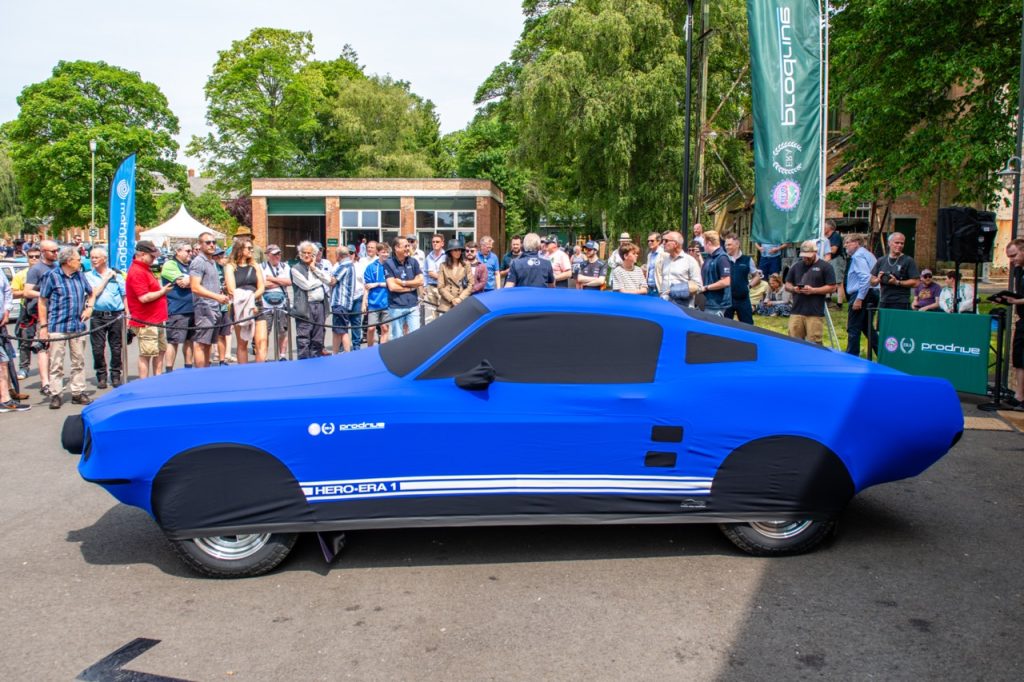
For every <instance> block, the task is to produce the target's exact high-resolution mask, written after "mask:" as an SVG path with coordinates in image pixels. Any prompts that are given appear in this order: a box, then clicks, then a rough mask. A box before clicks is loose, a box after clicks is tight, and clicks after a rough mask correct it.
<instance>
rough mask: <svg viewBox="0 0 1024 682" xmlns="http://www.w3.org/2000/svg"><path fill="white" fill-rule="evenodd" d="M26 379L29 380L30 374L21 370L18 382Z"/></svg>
mask: <svg viewBox="0 0 1024 682" xmlns="http://www.w3.org/2000/svg"><path fill="white" fill-rule="evenodd" d="M25 379H28V372H26V371H25V370H23V369H19V370H18V381H24V380H25Z"/></svg>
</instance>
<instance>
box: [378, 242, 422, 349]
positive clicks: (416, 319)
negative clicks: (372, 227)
mask: <svg viewBox="0 0 1024 682" xmlns="http://www.w3.org/2000/svg"><path fill="white" fill-rule="evenodd" d="M391 248H392V250H393V253H392V255H391V258H388V259H387V260H386V261H384V268H385V270H386V271H387V284H388V316H389V319H392V320H395V321H394V322H392V323H391V338H392V339H400V338H402V337H403V336H405V335H406V334H412V333H413V332H414V331H416V330H417V329H419V328H420V315H419V313H420V311H419V295H418V292H419V288H420V287H421V286H423V270H422V269H421V268H420V264H419V263H418V262H417V261H416V259H415V258H413V257H412V256H411V255H409V251H410V244H409V242H408V240H407V239H406V238H405V237H396V238H395V240H394V241H393V242H392V244H391ZM396 318H401V319H396Z"/></svg>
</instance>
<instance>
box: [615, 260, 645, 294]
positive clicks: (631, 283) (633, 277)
mask: <svg viewBox="0 0 1024 682" xmlns="http://www.w3.org/2000/svg"><path fill="white" fill-rule="evenodd" d="M646 284H647V282H646V281H644V273H643V271H642V270H641V269H640V268H638V267H636V266H635V265H634V266H633V269H632V270H627V269H626V268H624V267H617V268H615V269H614V270H612V291H643V290H644V287H645V286H646Z"/></svg>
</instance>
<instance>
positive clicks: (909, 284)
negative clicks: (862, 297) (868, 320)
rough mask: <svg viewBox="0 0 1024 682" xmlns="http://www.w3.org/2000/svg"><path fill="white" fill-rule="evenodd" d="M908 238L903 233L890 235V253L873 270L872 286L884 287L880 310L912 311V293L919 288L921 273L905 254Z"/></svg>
mask: <svg viewBox="0 0 1024 682" xmlns="http://www.w3.org/2000/svg"><path fill="white" fill-rule="evenodd" d="M906 244H907V238H906V236H904V235H903V233H902V232H893V233H892V234H890V235H889V253H888V255H885V256H882V257H881V258H879V259H878V261H877V262H876V263H875V267H874V268H872V269H871V286H878V285H879V284H881V286H882V294H881V296H880V298H879V302H878V307H879V308H892V309H896V310H910V292H911V290H912V289H913V288H914V287H916V286H917V283H918V281H919V278H920V277H921V273H920V271H918V269H917V263H916V262H915V261H914V259H913V258H911V257H910V256H908V255H907V254H905V253H903V247H904V246H906Z"/></svg>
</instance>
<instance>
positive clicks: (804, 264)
mask: <svg viewBox="0 0 1024 682" xmlns="http://www.w3.org/2000/svg"><path fill="white" fill-rule="evenodd" d="M785 288H786V291H788V292H790V293H792V294H793V312H792V314H791V315H790V316H789V335H790V336H792V337H793V338H796V339H805V340H807V341H811V342H812V343H819V344H820V343H821V339H822V336H823V335H824V329H825V301H826V300H827V298H828V296H829V295H830V294H832V293H833V292H834V291H835V290H836V273H835V270H833V269H832V266H831V265H830V264H829V263H827V262H826V261H824V260H822V259H821V258H818V248H817V246H816V244H815V242H814V240H813V239H808V240H807V241H805V242H804V243H803V244H801V245H800V260H799V261H797V262H796V263H793V266H792V267H791V268H790V269H789V272H788V273H787V274H786V287H785Z"/></svg>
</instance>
